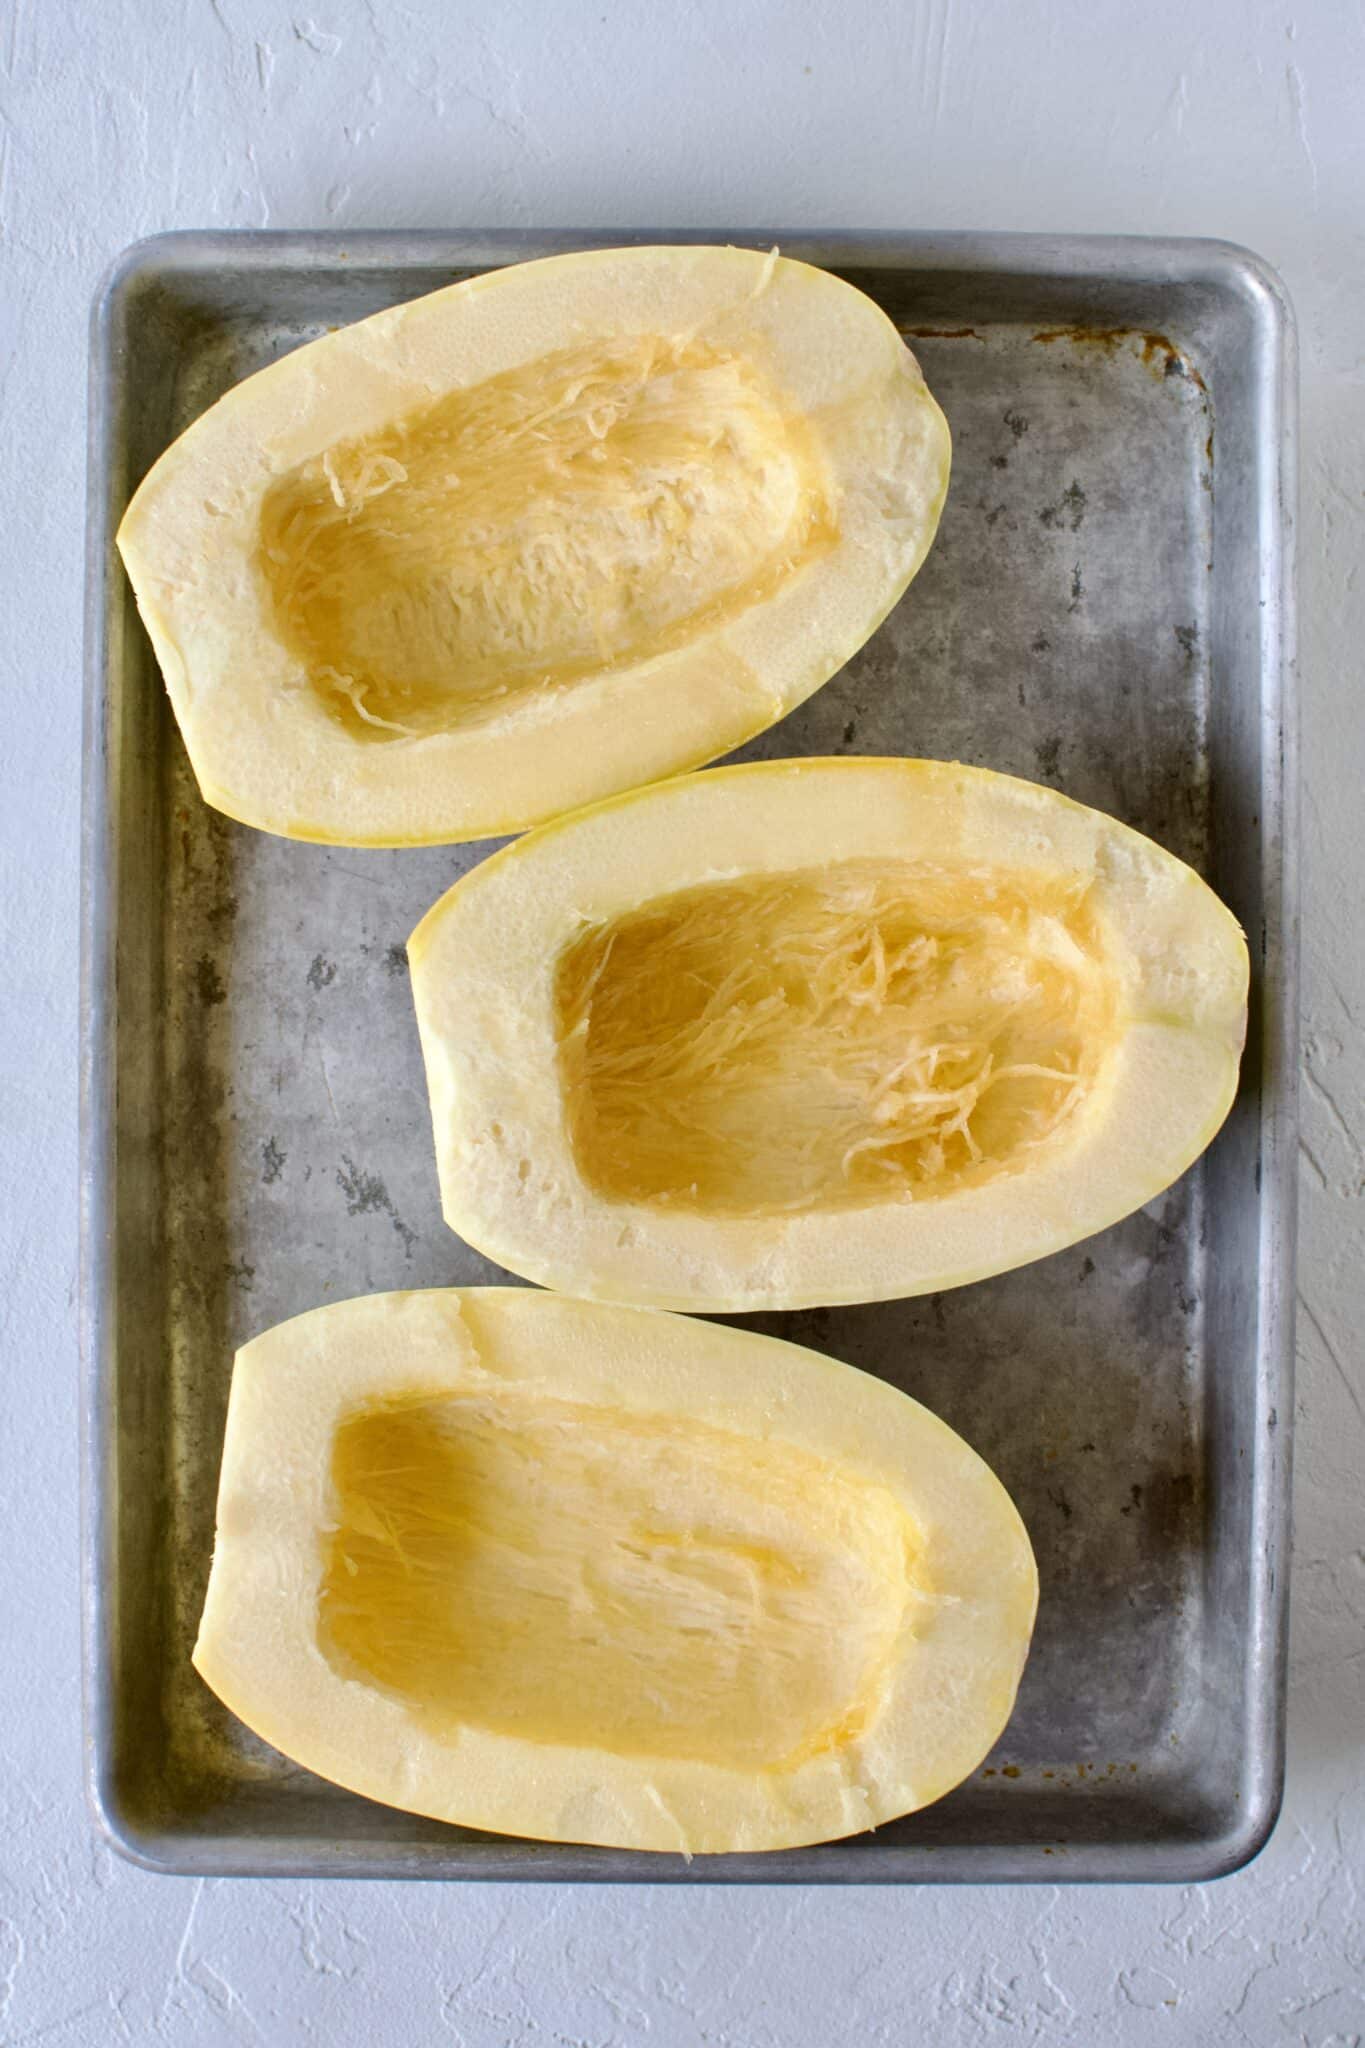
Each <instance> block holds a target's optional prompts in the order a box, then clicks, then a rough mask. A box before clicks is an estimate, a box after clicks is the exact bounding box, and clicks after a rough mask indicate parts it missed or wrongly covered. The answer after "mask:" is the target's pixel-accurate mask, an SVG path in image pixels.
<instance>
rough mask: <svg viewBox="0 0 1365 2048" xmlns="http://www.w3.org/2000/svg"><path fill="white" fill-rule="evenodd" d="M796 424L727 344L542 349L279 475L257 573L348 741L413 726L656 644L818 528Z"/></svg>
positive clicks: (760, 574)
mask: <svg viewBox="0 0 1365 2048" xmlns="http://www.w3.org/2000/svg"><path fill="white" fill-rule="evenodd" d="M830 495H831V494H830V487H829V484H828V480H827V478H826V476H825V473H824V465H823V462H822V459H821V456H820V452H819V449H818V447H817V445H816V442H815V438H814V436H813V434H812V432H811V429H810V426H809V424H808V422H807V421H806V420H805V419H804V418H803V416H802V415H801V414H800V412H799V411H797V410H794V409H793V408H791V407H789V406H788V405H786V404H785V403H784V402H783V399H782V397H781V394H780V393H779V392H777V391H776V390H775V389H774V388H773V386H772V384H771V382H770V380H769V379H768V378H767V377H766V376H765V375H764V373H763V372H762V370H761V369H760V368H759V367H758V366H757V365H756V364H755V363H754V362H753V361H751V360H749V359H748V358H746V356H745V355H744V354H743V353H742V352H741V351H738V350H732V349H723V348H718V347H714V346H709V345H707V344H705V343H704V342H701V341H699V340H696V339H692V338H688V337H685V336H684V337H675V338H672V339H670V338H666V337H664V336H660V335H648V334H647V335H639V336H633V337H627V338H625V339H624V340H618V341H616V342H614V343H611V344H607V343H598V344H597V345H595V346H593V345H588V346H582V347H578V348H570V349H561V350H556V351H553V352H552V353H550V354H549V355H547V356H544V357H542V358H540V359H538V360H536V361H533V362H531V363H529V364H526V365H524V366H522V367H520V368H518V369H516V370H512V371H508V372H505V373H503V374H502V375H500V376H497V377H493V378H490V379H488V380H486V381H485V382H483V383H482V384H478V385H476V386H474V387H473V388H472V389H468V390H456V391H454V392H451V393H448V394H447V395H446V396H445V397H444V398H442V399H441V400H439V401H438V402H437V403H436V404H434V405H432V406H430V407H428V408H425V409H423V410H421V411H419V412H416V413H413V414H410V415H409V416H408V417H407V418H405V419H403V420H401V421H397V422H395V423H393V424H391V425H390V426H389V427H387V428H386V429H384V430H383V431H382V432H380V433H378V434H373V435H370V436H368V437H366V438H363V439H360V440H358V441H353V442H348V443H338V444H335V445H334V446H333V447H331V448H328V449H326V450H324V451H323V452H322V453H321V455H319V456H315V457H313V458H311V459H310V460H309V461H307V462H306V463H304V464H302V465H300V466H298V467H297V468H296V469H294V470H292V471H290V472H289V473H288V474H286V475H285V476H283V477H282V478H280V479H279V480H278V481H277V482H276V483H275V484H274V485H272V487H271V488H270V490H269V491H268V492H267V493H266V495H265V498H264V500H263V503H262V508H261V528H260V545H259V553H258V559H259V566H260V569H261V573H262V576H263V578H264V581H265V584H266V586H267V588H268V591H269V596H270V603H271V607H272V612H273V617H274V621H275V627H276V631H277V633H278V635H279V638H280V640H281V643H282V644H283V645H284V646H286V647H287V648H288V649H289V650H290V651H291V652H292V653H293V654H294V655H295V656H296V657H297V659H298V660H299V662H300V663H301V664H302V666H303V668H304V670H305V672H306V674H307V676H308V680H309V684H310V686H311V687H312V689H313V690H314V691H315V692H316V693H317V695H318V697H319V699H320V700H321V702H322V703H323V704H324V706H325V707H326V708H327V709H328V710H329V711H331V712H332V713H333V715H334V716H336V717H338V718H340V719H341V721H342V722H343V724H344V725H345V726H346V728H347V730H348V731H349V732H350V733H351V734H352V736H353V737H356V738H359V739H363V740H364V739H368V740H374V741H378V742H384V741H392V740H394V739H396V738H397V739H401V738H404V737H407V738H417V737H421V736H423V735H425V734H430V733H432V732H437V731H449V730H452V729H454V728H455V727H457V726H460V725H463V724H467V723H469V722H471V721H477V719H478V718H479V717H480V716H481V715H482V716H485V717H486V716H487V715H488V713H489V710H490V707H501V708H506V704H507V702H508V700H509V699H514V698H516V697H518V696H523V695H526V694H531V693H534V692H536V691H540V690H545V689H550V688H555V687H563V686H565V685H569V684H572V683H573V682H574V681H577V680H580V679H582V678H583V677H585V676H588V675H599V676H600V675H602V674H604V673H610V672H611V671H612V670H614V669H616V668H619V667H622V666H625V665H628V664H632V663H636V662H640V661H645V660H648V659H649V658H651V657H652V656H655V655H659V654H662V653H665V652H669V651H672V650H675V649H678V648H680V647H683V646H686V645H687V643H688V642H689V641H690V640H692V639H694V638H695V637H696V636H697V635H698V634H699V633H701V632H703V631H707V630H712V629H714V628H715V627H717V626H719V625H722V624H723V623H724V622H725V621H726V620H727V619H728V618H730V617H732V616H734V615H735V614H736V613H738V612H740V611H742V610H744V609H745V608H746V607H748V606H750V605H753V604H755V603H758V602H761V601H763V600H764V599H766V598H768V597H770V596H772V595H773V594H774V592H775V591H776V590H777V589H778V588H779V587H780V586H781V584H782V583H783V582H785V581H786V580H787V579H789V578H790V577H792V576H793V575H795V574H796V573H798V571H799V570H800V569H801V568H802V567H803V566H804V565H805V564H806V563H807V562H808V561H810V560H812V559H813V558H814V557H815V556H816V555H817V554H819V553H821V552H824V551H826V550H827V549H828V548H829V547H830V546H831V544H832V542H833V539H834V534H835V526H834V520H833V514H832V508H831V502H830Z"/></svg>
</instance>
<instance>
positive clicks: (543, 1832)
mask: <svg viewBox="0 0 1365 2048" xmlns="http://www.w3.org/2000/svg"><path fill="white" fill-rule="evenodd" d="M490 1380H491V1382H492V1383H493V1384H494V1385H496V1386H501V1387H506V1386H509V1385H515V1386H517V1387H518V1388H519V1389H523V1390H534V1391H537V1392H545V1393H549V1394H551V1395H553V1396H555V1397H558V1398H561V1399H567V1400H570V1401H581V1402H586V1403H589V1404H594V1405H597V1406H600V1405H603V1404H607V1405H610V1406H612V1407H613V1408H615V1409H617V1410H619V1411H623V1412H624V1413H627V1414H630V1415H634V1416H651V1417H658V1416H669V1415H678V1414H683V1415H685V1416H686V1417H688V1418H689V1419H692V1420H695V1421H698V1422H702V1423H706V1424H710V1425H712V1426H714V1427H717V1428H721V1429H724V1430H726V1431H730V1432H737V1433H740V1434H751V1435H753V1436H754V1437H755V1438H760V1439H766V1440H769V1441H773V1440H776V1441H779V1442H786V1443H789V1444H792V1445H795V1446H799V1447H801V1448H802V1449H805V1450H808V1451H810V1452H812V1453H814V1454H816V1455H817V1456H819V1457H820V1458H821V1459H824V1460H827V1461H830V1462H831V1463H833V1464H835V1465H837V1466H838V1467H839V1468H840V1469H841V1470H846V1471H849V1472H851V1473H852V1474H854V1475H856V1476H858V1477H861V1478H866V1479H868V1480H871V1481H875V1482H876V1483H878V1484H880V1485H881V1486H883V1487H885V1488H887V1489H888V1490H889V1491H890V1492H891V1494H892V1495H893V1496H894V1497H895V1498H896V1500H897V1501H899V1502H900V1503H901V1504H902V1505H903V1506H904V1508H905V1511H906V1512H907V1514H908V1515H909V1516H910V1517H911V1519H912V1520H913V1521H914V1523H915V1525H916V1527H917V1530H918V1532H919V1534H920V1536H921V1537H922V1539H923V1544H924V1548H923V1551H922V1553H921V1562H922V1566H923V1569H924V1572H925V1576H926V1578H927V1580H928V1583H929V1584H930V1585H931V1587H932V1589H933V1591H932V1596H931V1597H930V1598H929V1599H928V1600H927V1601H924V1602H922V1603H918V1604H916V1605H914V1606H913V1607H912V1608H911V1609H910V1610H908V1611H907V1619H906V1623H905V1625H904V1628H903V1630H902V1634H901V1637H900V1639H899V1644H898V1649H897V1654H896V1656H895V1659H894V1662H893V1665H892V1668H891V1669H890V1671H889V1674H888V1675H887V1676H886V1677H885V1678H884V1680H883V1686H882V1691H881V1694H880V1699H879V1705H878V1708H877V1711H875V1713H874V1714H873V1717H872V1719H871V1721H870V1722H869V1724H868V1725H867V1726H866V1728H865V1729H864V1731H863V1733H862V1734H861V1736H859V1737H858V1738H856V1739H855V1740H853V1741H852V1742H850V1743H849V1744H847V1745H846V1746H844V1747H842V1748H838V1749H836V1750H834V1751H832V1752H829V1753H826V1754H822V1755H820V1756H817V1757H815V1758H813V1759H811V1760H809V1761H806V1762H803V1763H797V1764H795V1765H794V1766H792V1767H790V1768H784V1769H775V1770H759V1771H753V1770H747V1769H739V1768H731V1767H727V1766H724V1765H718V1764H713V1763H710V1762H702V1761H692V1760H677V1759H672V1758H666V1757H663V1758H650V1757H638V1756H635V1757H631V1756H621V1755H617V1754H614V1753H612V1752H611V1750H610V1749H609V1748H603V1749H597V1748H592V1749H583V1748H572V1747H564V1746H558V1745H554V1744H545V1743H536V1742H531V1741H526V1740H524V1739H520V1738H517V1737H513V1736H509V1735H502V1734H495V1733H490V1732H489V1731H487V1730H484V1729H479V1728H474V1727H467V1728H464V1729H462V1730H461V1731H460V1732H459V1735H458V1739H457V1740H454V1741H449V1740H447V1741H442V1740H440V1739H438V1738H437V1737H436V1736H434V1735H433V1734H432V1733H430V1732H429V1731H428V1730H427V1729H426V1728H424V1727H423V1726H422V1725H421V1724H420V1722H419V1721H417V1720H416V1719H415V1718H414V1717H413V1716H412V1715H411V1714H409V1713H408V1712H407V1710H406V1709H405V1707H404V1706H403V1704H402V1703H401V1701H398V1700H396V1699H393V1698H390V1697H387V1696H385V1695H384V1694H383V1693H382V1692H380V1691H378V1690H375V1689H372V1688H370V1687H368V1686H367V1685H365V1684H363V1683H360V1682H357V1681H354V1680H351V1679H347V1678H343V1677H341V1676H339V1675H338V1673H337V1671H336V1670H335V1669H334V1668H333V1666H332V1665H331V1664H330V1663H329V1662H328V1660H327V1658H326V1657H325V1656H324V1655H323V1653H322V1651H321V1650H320V1649H319V1647H318V1643H317V1637H316V1619H317V1610H318V1599H319V1589H320V1577H321V1570H322V1540H323V1532H324V1531H325V1530H326V1528H327V1527H328V1523H329V1518H330V1516H331V1514H332V1512H333V1508H332V1503H331V1500H330V1495H329V1472H330V1452H331V1443H332V1438H333V1434H334V1431H335V1427H336V1424H337V1421H338V1419H339V1418H340V1417H341V1416H342V1415H343V1414H345V1413H346V1412H347V1411H348V1410H352V1409H354V1407H356V1406H357V1405H360V1404H366V1403H371V1402H374V1401H376V1400H382V1399H383V1398H384V1397H385V1396H387V1395H396V1394H402V1393H407V1392H410V1391H412V1390H413V1389H414V1388H420V1389H423V1390H429V1391H437V1390H448V1391H456V1390H463V1389H468V1388H471V1387H478V1386H480V1385H487V1384H489V1383H490ZM1036 1607H1037V1572H1036V1569H1035V1566H1034V1561H1033V1555H1032V1551H1031V1548H1030V1545H1029V1541H1028V1537H1027V1534H1026V1533H1025V1530H1024V1527H1023V1524H1022V1522H1021V1521H1020V1518H1019V1515H1018V1513H1017V1511H1016V1510H1015V1508H1014V1506H1013V1503H1012V1502H1011V1501H1010V1498H1009V1496H1008V1494H1007V1493H1006V1492H1005V1489H1004V1488H1003V1486H1002V1485H1001V1484H1000V1482H999V1480H998V1479H997V1478H996V1477H995V1475H994V1474H993V1473H992V1472H991V1471H990V1469H989V1468H988V1467H987V1466H986V1465H985V1464H984V1463H983V1462H982V1460H981V1459H980V1458H979V1457H978V1456H977V1455H976V1453H975V1452H974V1451H972V1450H971V1449H970V1448H969V1446H968V1445H967V1444H965V1443H964V1442H963V1441H962V1439H961V1438H960V1437H958V1436H957V1435H956V1434H955V1433H954V1432H953V1431H952V1430H950V1429H949V1428H948V1427H947V1425H946V1424H945V1423H943V1422H941V1421H939V1420H938V1419H937V1417H935V1416H934V1415H932V1414H931V1413H930V1412H929V1411H928V1410H927V1409H924V1408H922V1407H920V1406H919V1405H918V1403H916V1402H914V1401H912V1400H911V1399H909V1398H908V1397H907V1396H905V1395H903V1394H901V1393H899V1392H898V1391H897V1390H896V1389H894V1388H892V1387H890V1386H888V1385H886V1384H885V1383H884V1382H882V1381H880V1380H876V1379H873V1378H872V1377H871V1376H870V1375H868V1374H865V1373H862V1372H859V1371H857V1370H856V1369H855V1368H853V1367H851V1366H844V1365H841V1364H838V1363H837V1362H835V1361H834V1360H831V1359H828V1358H825V1357H822V1356H821V1355H820V1354H818V1353H816V1352H812V1351H807V1350H804V1349H802V1348H801V1347H799V1346H796V1345H791V1344H786V1343H783V1342H781V1341H779V1340H777V1339H775V1338H768V1337H760V1336H757V1335H754V1334H751V1333H749V1332H747V1331H737V1330H731V1329H725V1328H720V1327H717V1326H715V1325H711V1324H708V1323H704V1322H696V1321H690V1320H688V1319H685V1318H680V1317H673V1316H661V1315H657V1314H654V1313H652V1312H650V1311H648V1310H635V1309H619V1308H604V1307H601V1306H598V1305H593V1304H589V1303H585V1302H579V1301H573V1300H569V1299H566V1298H564V1297H562V1296H555V1295H548V1294H541V1293H538V1292H534V1291H531V1290H527V1289H521V1288H477V1289H472V1290H467V1291H463V1292H457V1291H455V1290H449V1291H444V1290H442V1291H431V1292H425V1293H410V1294H381V1295H373V1296H369V1297H366V1298H362V1299H357V1300H354V1301H347V1302H341V1303H337V1304H334V1305H332V1306H330V1307H327V1308H323V1309H319V1310H315V1311H313V1312H311V1313H310V1314H307V1315H303V1316H300V1317H298V1318H296V1319H295V1320H294V1321H292V1322H288V1323H284V1324H281V1325H279V1326H278V1327H276V1328H275V1329H273V1330H270V1331H267V1332H266V1334H265V1335H264V1336H261V1337H258V1338H257V1339H255V1341H254V1342H252V1343H250V1344H248V1345H246V1346H245V1347H244V1348H243V1349H242V1350H241V1351H240V1352H239V1353H238V1355H237V1360H236V1364H235V1368H234V1373H233V1381H232V1393H231V1401H230V1406H229V1411H228V1421H227V1434H226V1441H225V1446H224V1454H223V1467H222V1477H221V1484H220V1491H219V1500H218V1529H217V1541H216V1547H215V1551H214V1559H213V1569H212V1574H211V1577H210V1580H209V1587H208V1593H207V1598H206V1600H205V1605H204V1613H203V1619H202V1623H201V1626H200V1631H199V1638H198V1641H197V1643H196V1646H195V1650H194V1662H195V1665H196V1668H197V1669H198V1671H199V1672H200V1674H201V1676H202V1677H203V1678H204V1679H205V1680H206V1681H207V1683H208V1684H209V1685H210V1686H211V1687H212V1688H213V1690H214V1691H215V1692H216V1693H217V1694H218V1696H219V1697H220V1698H221V1699H222V1700H223V1701H224V1702H225V1703H226V1705H227V1706H228V1707H230V1708H231V1709H232V1711H233V1712H234V1713H235V1714H236V1715H237V1716H238V1717H239V1718H240V1719H241V1720H243V1721H244V1722H246V1724H247V1725H248V1726H249V1727H250V1728H252V1729H253V1730H254V1731H255V1732H256V1733H257V1734H258V1735H260V1736H261V1737H262V1738H263V1739H264V1740H265V1741H267V1742H269V1743H272V1744H273V1745H274V1746H275V1747H276V1748H277V1749H280V1750H282V1751H283V1752H284V1753H285V1754H286V1755H288V1756H290V1757H292V1758H293V1759H295V1760H296V1761H297V1762H299V1763H302V1764H304V1765H305V1766H306V1767H307V1768H309V1769H310V1770H313V1771H316V1772H318V1773H320V1774H321V1775H322V1776H324V1777H327V1778H329V1779H331V1780H333V1781H334V1782H335V1783H337V1784H340V1785H344V1786H346V1787H348V1788H349V1789H351V1790H352V1791H355V1792H359V1793H363V1794H364V1795H365V1796H367V1797H369V1798H372V1799H377V1800H381V1801H384V1802H386V1803H388V1804H391V1805H395V1806H400V1807H403V1808H406V1809H408V1810H410V1811H413V1812H417V1813H423V1814H429V1815H432V1816H434V1817H436V1818H437V1819H441V1820H447V1821H453V1822H458V1823H460V1824H462V1825H464V1826H469V1827H479V1828H486V1829H490V1830H493V1831H495V1832H499V1833H509V1834H519V1835H527V1836H533V1837H536V1838H540V1839H544V1840H550V1841H575V1842H585V1843H602V1844H611V1845H616V1846H620V1847H627V1848H635V1849H648V1850H671V1851H680V1852H682V1853H684V1854H688V1855H690V1854H694V1853H695V1854H707V1853H715V1852H720V1851H732V1850H766V1849H777V1848H790V1847H795V1846H798V1845H800V1844H802V1843H809V1842H814V1841H819V1840H823V1839H827V1838H830V1837H835V1836H840V1835H846V1834H851V1833H854V1832H857V1831H860V1830H862V1829H864V1828H868V1827H875V1826H876V1825H878V1824H879V1823H881V1822H884V1821H887V1820H890V1819H892V1818H893V1817H895V1816H896V1815H899V1814H904V1813H909V1812H911V1811H913V1810H915V1809H916V1808H918V1807H921V1806H923V1805H925V1804H927V1803H928V1802H929V1801H931V1800H934V1799H937V1798H939V1797H940V1796H941V1795H942V1794H943V1793H945V1792H947V1791H948V1790H950V1789H951V1787H952V1786H954V1785H955V1784H958V1783H959V1782H960V1781H961V1780H962V1779H963V1778H964V1777H966V1776H967V1775H968V1774H969V1773H970V1772H971V1771H972V1770H973V1769H974V1768H975V1766H976V1765H977V1764H978V1763H979V1762H980V1760H981V1758H982V1757H983V1756H984V1755H985V1754H986V1753H987V1751H988V1750H989V1749H990V1747H991V1745H992V1744H993V1743H994V1741H995V1740H996V1738H997V1737H998V1735H999V1734H1000V1731H1001V1730H1002V1728H1003V1727H1004V1725H1005V1722H1006V1720H1007V1719H1008V1716H1009V1713H1010V1711H1011V1708H1012V1705H1013V1702H1014V1697H1015V1692H1016V1689H1017V1686H1018V1682H1019V1676H1020V1672H1021V1670H1022V1668H1023V1664H1024V1659H1025V1657H1026V1655H1027V1650H1028V1643H1029V1637H1030V1634H1031V1631H1032V1626H1033V1620H1034V1615H1035V1612H1036Z"/></svg>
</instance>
